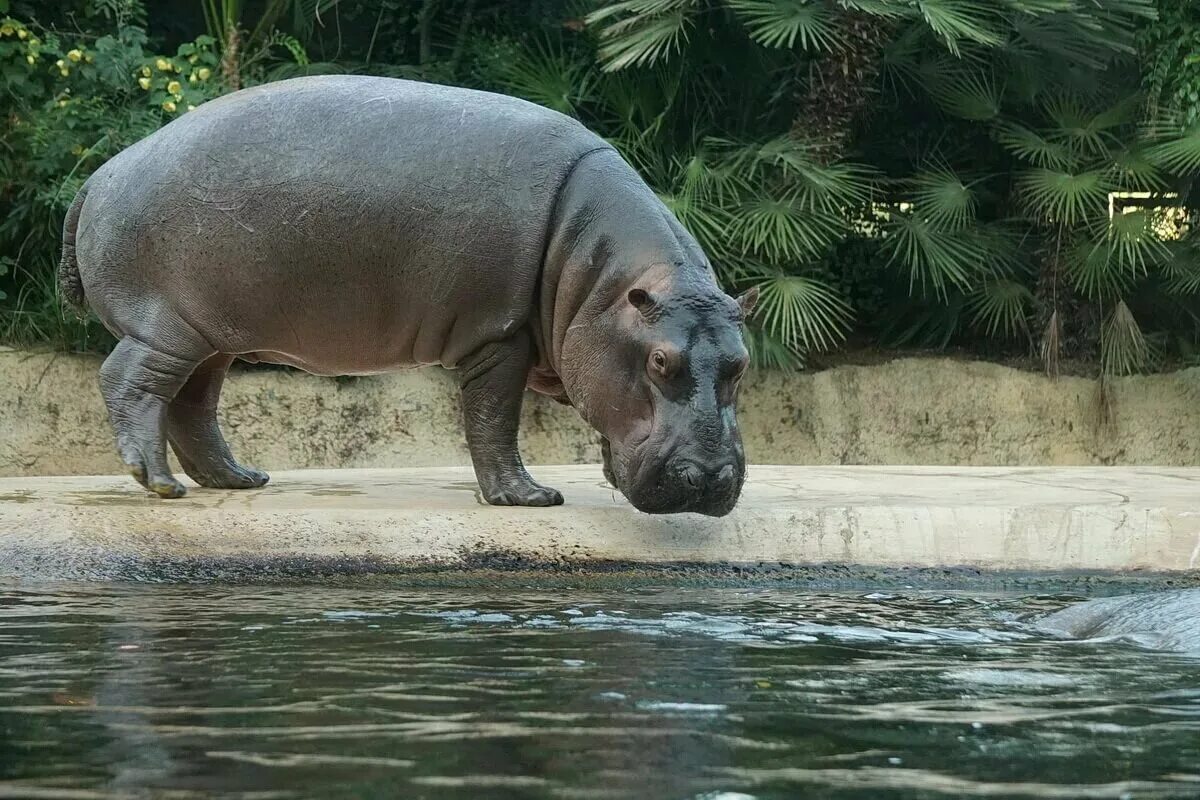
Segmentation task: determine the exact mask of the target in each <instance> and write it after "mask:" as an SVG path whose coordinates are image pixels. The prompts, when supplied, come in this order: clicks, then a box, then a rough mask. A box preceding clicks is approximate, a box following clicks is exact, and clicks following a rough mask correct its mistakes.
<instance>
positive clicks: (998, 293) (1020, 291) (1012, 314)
mask: <svg viewBox="0 0 1200 800" xmlns="http://www.w3.org/2000/svg"><path fill="white" fill-rule="evenodd" d="M1033 299H1034V298H1033V292H1031V291H1030V290H1029V288H1028V287H1027V286H1025V284H1023V283H1021V282H1020V281H1015V280H1012V279H1010V278H1001V279H999V280H991V281H986V282H984V284H983V285H982V286H980V287H979V289H978V290H977V291H976V292H974V293H973V294H972V295H971V296H970V298H969V299H968V301H967V306H968V308H969V309H970V311H971V314H972V320H971V321H972V324H974V325H975V327H977V328H979V329H980V330H982V331H984V333H986V334H987V335H988V336H996V335H997V334H999V335H1002V336H1006V337H1008V338H1012V339H1015V338H1017V337H1019V336H1021V335H1024V336H1026V337H1028V336H1029V308H1030V306H1031V305H1032V304H1033Z"/></svg>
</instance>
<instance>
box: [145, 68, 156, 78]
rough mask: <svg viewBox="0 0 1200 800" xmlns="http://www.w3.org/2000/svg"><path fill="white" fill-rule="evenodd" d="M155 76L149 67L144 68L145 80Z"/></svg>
mask: <svg viewBox="0 0 1200 800" xmlns="http://www.w3.org/2000/svg"><path fill="white" fill-rule="evenodd" d="M153 74H154V73H153V72H151V71H150V68H149V67H142V77H143V78H149V77H150V76H151V75H153Z"/></svg>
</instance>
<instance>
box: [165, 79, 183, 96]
mask: <svg viewBox="0 0 1200 800" xmlns="http://www.w3.org/2000/svg"><path fill="white" fill-rule="evenodd" d="M181 91H183V87H182V86H180V85H179V81H171V82H170V83H168V84H167V92H168V93H169V94H179V93H180V92H181Z"/></svg>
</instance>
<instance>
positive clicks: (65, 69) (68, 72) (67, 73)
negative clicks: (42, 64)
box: [58, 67, 71, 78]
mask: <svg viewBox="0 0 1200 800" xmlns="http://www.w3.org/2000/svg"><path fill="white" fill-rule="evenodd" d="M58 74H59V75H62V76H63V77H64V78H65V77H67V76H68V75H70V74H71V70H69V69H67V68H66V67H63V68H62V69H60V70H59V71H58Z"/></svg>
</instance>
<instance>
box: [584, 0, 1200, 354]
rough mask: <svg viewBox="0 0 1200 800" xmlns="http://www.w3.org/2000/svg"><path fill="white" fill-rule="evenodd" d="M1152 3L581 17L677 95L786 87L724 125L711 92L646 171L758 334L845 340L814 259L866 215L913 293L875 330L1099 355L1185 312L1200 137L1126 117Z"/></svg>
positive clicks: (613, 49)
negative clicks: (755, 285)
mask: <svg viewBox="0 0 1200 800" xmlns="http://www.w3.org/2000/svg"><path fill="white" fill-rule="evenodd" d="M1154 14H1155V7H1154V3H1153V2H1152V0H1106V2H1104V3H1097V2H1093V1H1092V0H1053V2H1046V0H997V2H988V3H984V2H977V1H976V0H895V1H893V2H887V1H886V0H723V1H719V0H621V1H620V2H608V3H605V4H604V5H602V6H601V7H600V8H599V9H598V10H595V11H594V12H593V13H592V14H591V15H590V16H589V17H588V21H589V24H590V25H591V26H593V29H595V30H596V35H597V38H598V56H599V59H600V61H601V63H602V65H603V69H604V70H605V71H606V72H607V73H609V74H615V75H618V76H619V75H625V74H628V73H629V72H631V71H639V74H640V75H642V79H643V80H648V79H649V78H648V77H647V76H646V75H645V73H646V72H647V71H649V72H650V73H652V74H660V75H672V76H674V80H676V81H677V82H679V83H681V84H685V85H684V86H682V88H680V89H678V90H677V92H678V93H679V94H681V95H684V96H686V95H687V94H688V91H689V90H688V85H695V86H698V87H705V89H710V88H711V86H712V82H713V81H725V80H729V78H728V75H729V74H730V73H735V72H736V73H737V74H738V75H739V79H740V82H741V84H742V85H756V84H759V83H765V85H766V86H767V87H770V88H771V89H773V91H774V97H773V100H774V101H775V102H776V103H780V104H786V103H789V102H791V103H794V105H793V113H792V115H790V117H791V118H790V119H789V120H788V122H787V123H786V125H785V124H781V122H780V121H779V119H778V116H779V115H777V114H772V113H763V114H760V115H759V116H758V117H757V118H755V119H753V120H751V121H750V124H743V125H737V124H731V122H732V121H734V120H736V119H737V114H736V113H730V111H729V107H730V106H737V105H739V104H744V103H745V102H747V101H748V100H750V99H751V98H747V97H746V96H745V93H741V94H736V93H735V94H733V95H732V96H730V99H729V100H728V101H727V102H725V103H722V102H721V101H720V100H713V99H712V98H711V96H710V99H709V102H710V103H711V104H714V105H717V106H718V108H717V109H714V110H713V111H712V112H711V113H709V114H707V115H702V116H701V120H702V121H701V123H700V124H702V125H704V126H706V128H705V129H704V130H699V131H696V132H695V133H694V135H693V136H692V137H691V141H690V142H689V146H688V148H687V149H686V150H684V151H683V152H682V153H681V152H680V151H679V150H675V149H674V145H671V146H670V148H669V149H671V150H672V152H671V153H667V154H661V155H660V156H659V160H660V161H665V162H666V163H669V164H675V165H676V166H677V167H678V169H677V170H676V172H675V173H671V172H670V170H660V171H659V172H658V173H657V174H656V175H655V179H656V180H657V185H658V186H660V188H662V189H663V190H664V194H666V195H667V196H668V197H669V198H670V200H671V201H672V203H673V207H674V208H675V209H676V211H677V212H678V213H679V214H680V217H681V219H683V220H684V224H685V225H689V226H690V227H691V228H692V229H693V230H694V231H696V232H697V234H698V235H699V236H700V238H701V239H702V240H703V241H704V243H705V245H706V246H707V247H709V248H710V250H712V251H713V252H715V253H716V254H718V256H719V257H720V258H721V263H722V264H723V265H724V268H723V274H724V276H725V278H726V280H728V281H729V282H731V283H738V282H744V281H753V282H759V283H761V285H762V289H763V297H764V301H765V302H764V305H763V312H762V313H761V315H760V316H759V317H758V329H757V330H756V331H755V339H756V341H760V342H763V343H767V342H770V344H769V345H766V346H764V347H760V348H758V349H759V350H760V352H762V353H779V352H789V353H790V354H791V355H792V357H793V359H795V358H798V357H800V356H802V355H803V353H804V352H806V351H808V350H812V349H820V348H822V347H827V346H829V345H831V344H833V343H836V342H837V341H838V340H839V339H840V337H841V335H843V333H844V331H845V326H846V324H847V322H848V320H849V318H850V305H849V303H848V301H847V300H846V299H845V298H841V297H839V296H838V295H837V293H835V292H834V290H833V288H832V286H831V285H829V283H828V282H822V281H821V280H820V279H819V278H817V277H815V275H814V272H813V267H814V264H815V263H816V262H817V261H819V260H820V259H821V257H822V256H826V255H827V254H828V253H829V252H830V250H831V248H835V247H836V246H837V244H838V242H839V241H841V240H842V239H843V238H845V237H866V238H868V239H870V240H871V241H872V242H873V247H874V249H875V250H876V252H877V253H878V254H879V257H880V261H881V263H882V264H883V265H884V266H885V267H886V270H887V272H888V273H889V274H890V275H891V276H892V278H893V279H899V280H897V281H895V282H896V283H897V284H898V285H901V286H903V289H904V292H905V294H906V295H907V296H900V297H894V298H892V302H891V304H890V305H891V306H892V313H891V314H890V315H889V316H890V318H889V319H888V320H886V322H884V321H880V323H879V327H878V331H879V332H880V333H881V334H884V335H886V334H889V333H890V334H892V338H893V339H894V340H908V341H920V342H921V343H926V344H928V343H938V344H943V345H944V344H945V343H946V342H948V341H950V340H951V339H952V338H953V337H955V336H972V335H973V336H977V337H980V336H981V337H984V338H986V339H989V340H1011V341H1014V342H1015V343H1017V346H1021V345H1020V343H1021V342H1025V343H1026V344H1025V345H1024V346H1030V344H1039V345H1040V347H1041V349H1042V351H1043V353H1044V355H1045V357H1046V360H1047V364H1048V367H1053V366H1054V364H1056V363H1057V359H1058V356H1059V352H1060V349H1061V348H1062V347H1063V346H1064V344H1070V343H1076V347H1077V348H1078V349H1081V350H1087V349H1089V348H1091V349H1093V350H1095V351H1096V355H1098V356H1099V358H1100V362H1101V364H1102V366H1103V368H1104V370H1105V372H1106V373H1112V374H1115V373H1123V372H1130V371H1133V370H1136V369H1141V368H1143V367H1145V366H1146V365H1147V364H1148V363H1149V361H1150V360H1151V358H1152V356H1153V355H1154V353H1155V351H1156V348H1157V347H1158V344H1159V340H1161V339H1162V336H1159V335H1157V334H1158V333H1159V332H1155V335H1150V334H1148V333H1146V332H1145V331H1144V330H1143V329H1144V327H1145V325H1144V324H1143V323H1141V322H1139V318H1141V319H1143V320H1145V321H1146V322H1149V323H1151V324H1154V325H1158V324H1160V323H1163V322H1165V321H1166V316H1170V317H1171V318H1172V319H1173V321H1174V322H1176V323H1178V322H1179V321H1180V320H1185V321H1187V322H1188V324H1189V325H1190V328H1191V329H1192V330H1193V331H1194V329H1195V328H1196V325H1195V322H1194V320H1195V319H1197V318H1200V317H1197V316H1195V315H1194V314H1193V306H1194V305H1195V303H1194V300H1195V295H1196V290H1197V289H1198V288H1200V285H1198V283H1197V282H1193V281H1192V280H1191V276H1193V275H1200V272H1197V267H1196V266H1194V264H1195V262H1194V261H1193V259H1194V256H1195V253H1196V251H1197V249H1198V248H1197V246H1196V245H1195V244H1194V243H1192V242H1191V239H1190V237H1185V238H1183V239H1178V237H1179V234H1180V232H1179V231H1178V230H1176V229H1172V228H1171V226H1170V225H1169V224H1168V217H1170V216H1171V214H1172V213H1174V212H1173V211H1172V202H1173V201H1172V199H1171V198H1170V197H1169V193H1168V192H1167V189H1168V188H1169V186H1170V185H1171V182H1172V180H1173V179H1174V178H1177V177H1178V176H1180V175H1182V174H1186V173H1188V172H1195V171H1196V170H1197V169H1200V161H1198V160H1196V157H1197V154H1198V152H1200V151H1198V150H1197V149H1196V148H1197V145H1198V144H1200V139H1197V138H1195V137H1196V136H1197V134H1196V133H1195V131H1194V129H1192V128H1188V127H1186V126H1183V125H1179V124H1176V125H1175V126H1174V127H1171V126H1170V125H1163V124H1157V125H1155V126H1153V129H1150V128H1148V127H1147V126H1145V125H1142V124H1139V123H1140V122H1141V110H1142V108H1143V105H1142V103H1141V92H1140V86H1139V82H1138V71H1137V64H1136V63H1134V61H1133V55H1134V44H1135V35H1136V33H1137V31H1138V29H1139V26H1144V25H1145V24H1146V23H1147V22H1148V21H1151V20H1153V18H1154ZM718 45H719V46H720V47H721V48H722V49H721V50H720V52H721V54H722V61H723V63H722V64H720V65H719V66H717V67H716V68H713V67H712V65H711V63H710V61H711V53H712V52H713V49H714V47H715V46H718ZM748 52H750V53H753V55H747V53H748ZM698 91H703V90H698ZM760 93H761V92H760ZM666 109H667V110H665V111H664V113H668V114H669V113H670V110H673V107H672V106H667V107H666ZM679 110H681V111H687V112H691V111H693V106H692V105H689V104H687V103H684V104H681V106H680V109H679ZM664 124H666V125H669V124H670V123H669V122H668V123H664ZM773 126H778V127H776V128H775V132H774V133H772V132H771V128H772V127H773ZM697 127H699V125H698V126H697ZM706 133H707V134H708V135H705V134H706ZM714 134H715V135H714ZM654 141H655V143H656V144H660V143H661V137H654ZM638 146H639V147H645V142H644V140H643V141H640V142H639V144H638ZM672 155H673V158H672ZM1154 304H1158V307H1170V308H1171V309H1172V314H1171V315H1166V316H1164V315H1161V314H1157V313H1151V312H1150V309H1151V308H1153V307H1155V306H1154ZM868 324H871V323H870V322H869V323H868ZM767 360H770V356H768V357H767Z"/></svg>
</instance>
